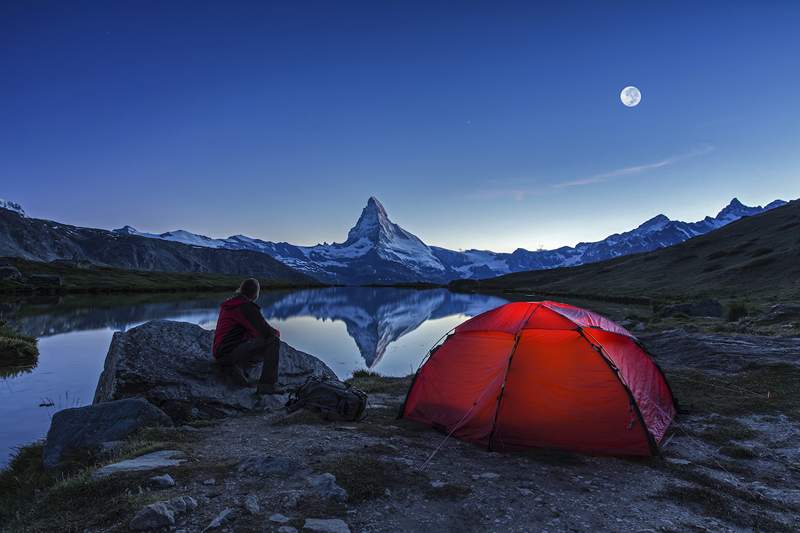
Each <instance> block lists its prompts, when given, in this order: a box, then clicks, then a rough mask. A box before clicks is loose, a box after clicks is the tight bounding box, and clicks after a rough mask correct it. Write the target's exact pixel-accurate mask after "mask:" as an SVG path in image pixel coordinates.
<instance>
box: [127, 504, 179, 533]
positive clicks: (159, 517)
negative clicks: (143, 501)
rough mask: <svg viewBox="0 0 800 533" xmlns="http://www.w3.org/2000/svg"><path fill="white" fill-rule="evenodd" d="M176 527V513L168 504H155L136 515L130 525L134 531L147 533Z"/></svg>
mask: <svg viewBox="0 0 800 533" xmlns="http://www.w3.org/2000/svg"><path fill="white" fill-rule="evenodd" d="M174 525H175V511H174V510H173V509H172V507H171V506H169V505H168V504H167V502H155V503H151V504H150V505H147V506H146V507H144V508H143V509H142V510H141V511H139V512H138V513H136V515H135V516H134V517H133V519H132V520H131V521H130V523H129V524H128V527H129V528H131V529H132V530H134V531H147V530H150V529H159V528H162V527H170V526H174Z"/></svg>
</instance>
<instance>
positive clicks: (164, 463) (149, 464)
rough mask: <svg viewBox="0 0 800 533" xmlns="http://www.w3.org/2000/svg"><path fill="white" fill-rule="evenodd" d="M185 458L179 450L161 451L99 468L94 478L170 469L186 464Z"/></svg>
mask: <svg viewBox="0 0 800 533" xmlns="http://www.w3.org/2000/svg"><path fill="white" fill-rule="evenodd" d="M184 457H185V456H184V454H183V452H180V451H177V450H161V451H158V452H152V453H148V454H145V455H140V456H139V457H135V458H133V459H127V460H125V461H120V462H118V463H112V464H110V465H106V466H104V467H102V468H98V469H97V470H95V471H94V473H93V474H92V477H93V478H95V479H100V478H103V477H106V476H110V475H113V474H116V473H119V472H143V471H147V470H157V469H159V468H169V467H172V466H178V465H179V464H181V463H183V462H185V461H186V459H185V458H184ZM173 483H174V480H173Z"/></svg>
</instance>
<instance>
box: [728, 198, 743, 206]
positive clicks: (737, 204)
mask: <svg viewBox="0 0 800 533" xmlns="http://www.w3.org/2000/svg"><path fill="white" fill-rule="evenodd" d="M728 207H744V204H743V203H742V202H740V201H739V199H738V198H736V197H734V198H733V200H731V201H730V203H729V204H728Z"/></svg>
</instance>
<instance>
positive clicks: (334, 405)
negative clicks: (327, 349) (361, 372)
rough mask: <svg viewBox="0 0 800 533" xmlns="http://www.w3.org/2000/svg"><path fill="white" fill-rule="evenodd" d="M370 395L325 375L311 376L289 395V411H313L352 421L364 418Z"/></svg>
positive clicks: (326, 416) (287, 403) (287, 408)
mask: <svg viewBox="0 0 800 533" xmlns="http://www.w3.org/2000/svg"><path fill="white" fill-rule="evenodd" d="M366 408H367V395H366V393H364V392H363V391H360V390H358V389H357V388H355V387H353V386H350V385H348V384H346V383H342V382H341V381H339V380H336V379H331V378H327V377H324V376H311V377H310V378H308V379H307V380H306V382H305V383H304V384H303V385H302V386H301V387H300V388H299V389H297V390H296V391H294V392H292V394H291V395H290V396H289V401H287V402H286V411H287V412H289V413H293V412H295V411H297V410H298V409H309V410H311V411H316V412H318V413H321V414H322V415H323V416H324V417H325V418H326V419H339V420H348V421H351V422H354V421H357V420H361V419H362V418H364V412H365V411H366Z"/></svg>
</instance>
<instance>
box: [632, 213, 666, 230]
mask: <svg viewBox="0 0 800 533" xmlns="http://www.w3.org/2000/svg"><path fill="white" fill-rule="evenodd" d="M670 222H671V221H670V219H669V217H667V216H666V215H656V216H654V217H653V218H651V219H650V220H647V221H645V222H642V223H641V224H640V225H639V227H638V228H637V229H640V230H644V231H648V232H650V231H658V230H660V229H661V228H663V227H664V226H666V225H667V224H669V223H670Z"/></svg>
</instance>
